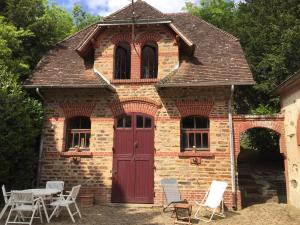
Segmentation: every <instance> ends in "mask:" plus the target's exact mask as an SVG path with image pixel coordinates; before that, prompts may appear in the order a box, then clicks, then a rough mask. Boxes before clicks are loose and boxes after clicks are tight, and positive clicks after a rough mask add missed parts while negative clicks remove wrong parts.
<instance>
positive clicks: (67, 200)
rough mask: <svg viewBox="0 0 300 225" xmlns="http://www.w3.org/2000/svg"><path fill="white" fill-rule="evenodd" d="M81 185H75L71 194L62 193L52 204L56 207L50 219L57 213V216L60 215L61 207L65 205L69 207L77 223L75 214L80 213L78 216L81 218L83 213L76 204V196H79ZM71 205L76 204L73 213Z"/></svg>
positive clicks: (71, 215)
mask: <svg viewBox="0 0 300 225" xmlns="http://www.w3.org/2000/svg"><path fill="white" fill-rule="evenodd" d="M80 187H81V185H77V186H74V187H73V188H72V190H71V192H70V194H69V195H60V197H59V198H58V199H57V200H56V201H54V202H52V203H51V204H50V206H53V207H55V208H54V210H53V212H52V214H51V216H50V217H49V221H50V220H51V218H52V217H53V216H54V215H55V214H56V216H58V215H59V213H60V208H62V207H65V208H66V209H67V211H68V213H69V215H70V217H71V219H72V221H73V223H75V219H74V215H76V214H78V216H79V217H80V218H81V213H80V211H79V208H78V206H77V204H76V198H77V196H78V193H79V190H80ZM71 205H74V206H75V209H76V211H75V212H74V213H72V212H71V210H70V206H71Z"/></svg>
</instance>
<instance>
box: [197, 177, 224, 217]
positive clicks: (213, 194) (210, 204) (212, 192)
mask: <svg viewBox="0 0 300 225" xmlns="http://www.w3.org/2000/svg"><path fill="white" fill-rule="evenodd" d="M227 186H228V184H227V183H226V182H222V181H215V180H214V181H213V182H212V183H211V185H210V187H209V189H208V191H207V192H206V194H205V196H204V198H203V199H202V201H201V202H198V201H196V204H197V205H198V206H199V207H198V209H197V211H196V213H195V216H194V217H195V218H196V219H199V220H202V221H205V222H210V221H211V220H212V218H213V216H214V215H217V216H220V217H225V215H224V201H223V196H224V192H225V190H226V188H227ZM220 205H221V212H220V213H218V212H216V210H217V209H218V207H219V206H220ZM201 208H205V209H206V210H209V211H210V212H211V216H210V218H209V219H208V220H207V219H205V218H202V217H199V216H200V215H199V212H200V209H201Z"/></svg>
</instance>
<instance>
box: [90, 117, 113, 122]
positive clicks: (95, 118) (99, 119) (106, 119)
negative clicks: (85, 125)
mask: <svg viewBox="0 0 300 225" xmlns="http://www.w3.org/2000/svg"><path fill="white" fill-rule="evenodd" d="M91 122H109V123H111V122H114V118H102V117H92V118H91Z"/></svg>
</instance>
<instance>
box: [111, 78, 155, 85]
mask: <svg viewBox="0 0 300 225" xmlns="http://www.w3.org/2000/svg"><path fill="white" fill-rule="evenodd" d="M157 81H158V79H113V80H111V84H141V83H142V84H154V83H157Z"/></svg>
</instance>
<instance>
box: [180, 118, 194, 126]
mask: <svg viewBox="0 0 300 225" xmlns="http://www.w3.org/2000/svg"><path fill="white" fill-rule="evenodd" d="M182 128H184V129H188V128H190V129H191V128H194V117H186V118H184V119H183V120H182Z"/></svg>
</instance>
